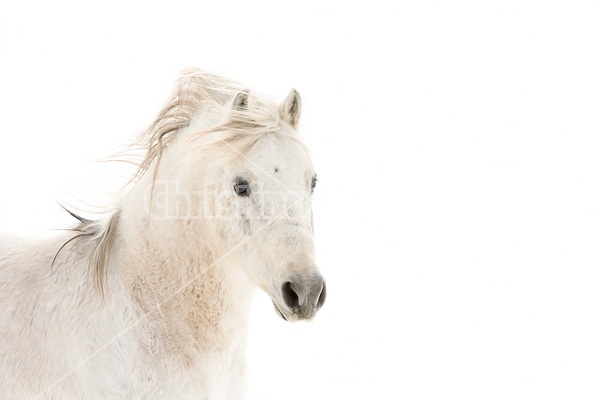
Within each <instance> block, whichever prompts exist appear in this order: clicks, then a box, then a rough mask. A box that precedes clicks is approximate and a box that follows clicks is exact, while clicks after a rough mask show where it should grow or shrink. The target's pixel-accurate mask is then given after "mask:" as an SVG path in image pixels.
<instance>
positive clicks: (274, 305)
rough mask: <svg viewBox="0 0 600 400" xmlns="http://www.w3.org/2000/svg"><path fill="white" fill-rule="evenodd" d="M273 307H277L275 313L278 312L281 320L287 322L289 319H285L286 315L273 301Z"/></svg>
mask: <svg viewBox="0 0 600 400" xmlns="http://www.w3.org/2000/svg"><path fill="white" fill-rule="evenodd" d="M273 307H275V311H277V314H279V316H280V317H281V318H283V320H284V321H287V320H288V319H287V318H286V317H285V315H284V314H283V313H282V312H281V310H280V309H279V307H278V306H277V304H276V303H275V302H274V301H273Z"/></svg>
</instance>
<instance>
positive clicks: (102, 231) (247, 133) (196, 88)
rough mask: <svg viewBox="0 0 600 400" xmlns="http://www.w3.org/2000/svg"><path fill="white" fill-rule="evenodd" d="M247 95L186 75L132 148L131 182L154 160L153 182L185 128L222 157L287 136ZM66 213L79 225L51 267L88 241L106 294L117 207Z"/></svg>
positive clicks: (268, 109)
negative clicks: (101, 214) (267, 137)
mask: <svg viewBox="0 0 600 400" xmlns="http://www.w3.org/2000/svg"><path fill="white" fill-rule="evenodd" d="M249 93H250V92H249V91H248V90H247V89H246V88H245V87H244V86H242V85H241V84H239V83H237V82H235V81H231V80H228V79H226V78H222V77H219V76H217V75H213V74H210V73H207V72H204V71H201V70H198V69H189V70H186V71H184V72H183V73H182V74H181V76H180V78H179V81H178V84H177V86H176V88H175V90H174V92H173V95H172V96H171V99H170V100H169V101H168V103H167V104H166V105H165V107H164V108H163V109H162V110H161V112H160V113H159V114H158V116H157V117H156V119H155V120H154V122H152V124H151V125H150V127H149V128H148V129H147V130H146V131H145V132H144V133H143V134H142V135H141V136H140V138H139V140H138V142H137V143H135V144H134V145H133V146H132V148H134V149H138V150H139V149H141V150H142V152H143V153H144V155H143V156H142V157H141V159H138V161H135V165H136V166H137V169H136V172H135V174H134V176H133V177H132V179H131V181H130V182H129V183H130V184H135V183H137V182H138V181H139V179H140V178H141V177H142V176H143V175H144V174H145V173H146V172H148V170H149V169H150V166H151V165H152V164H153V162H154V161H156V164H155V169H154V177H153V178H156V173H157V170H158V166H159V164H160V159H161V157H162V154H163V152H164V150H165V149H166V148H167V147H168V146H169V145H170V144H171V143H172V142H173V141H174V140H175V139H176V138H177V136H178V134H179V133H180V132H181V131H182V130H183V129H186V128H188V127H191V128H192V129H197V132H195V137H196V138H197V139H198V140H202V145H203V146H206V147H209V146H210V147H214V146H219V147H220V149H221V150H222V152H223V153H224V154H225V153H227V152H229V153H231V154H239V152H240V150H243V149H244V148H247V147H248V146H252V145H254V144H255V143H256V142H257V141H258V140H259V139H260V137H262V136H263V134H266V133H270V132H275V131H284V132H285V130H286V129H284V127H283V126H282V125H283V124H282V119H281V114H280V110H279V108H278V107H277V105H276V104H275V103H273V102H271V101H269V100H268V99H261V98H258V97H257V96H252V98H251V106H250V105H249V104H248V103H249ZM252 94H254V92H253V93H252ZM236 102H239V104H236ZM290 138H292V139H294V137H293V136H290ZM153 181H154V179H153ZM65 209H66V208H65ZM67 212H69V214H71V215H72V216H73V217H75V218H76V219H78V220H79V222H80V223H79V225H78V226H77V227H75V228H74V229H72V230H73V231H74V232H77V234H76V235H75V236H73V237H72V238H71V239H69V240H68V241H66V242H65V243H64V244H63V245H62V246H61V248H60V249H59V250H58V251H57V253H56V256H55V257H54V260H53V264H54V262H55V261H56V259H57V257H58V255H59V253H60V252H61V250H63V249H64V248H65V247H66V246H67V245H68V244H69V243H70V242H71V241H73V240H75V239H78V238H84V237H87V238H90V240H91V242H92V252H91V254H90V259H89V263H90V272H91V273H92V276H93V280H94V284H95V286H96V287H97V288H98V289H99V291H100V293H101V294H102V295H104V293H105V286H106V279H107V273H108V271H107V267H108V261H109V256H110V250H111V248H112V245H113V242H114V236H115V231H116V226H117V222H118V218H119V213H120V211H119V210H118V209H117V210H115V211H113V212H111V213H109V214H108V217H107V218H105V219H102V220H88V219H85V218H82V217H80V216H78V215H77V214H75V213H74V212H72V211H70V210H67Z"/></svg>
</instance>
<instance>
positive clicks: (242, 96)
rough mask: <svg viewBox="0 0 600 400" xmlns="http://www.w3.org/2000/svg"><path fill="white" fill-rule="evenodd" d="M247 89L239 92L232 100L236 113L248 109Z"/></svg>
mask: <svg viewBox="0 0 600 400" xmlns="http://www.w3.org/2000/svg"><path fill="white" fill-rule="evenodd" d="M248 94H249V91H248V89H244V90H242V91H241V92H239V93H238V94H237V95H236V96H235V98H234V99H233V109H234V110H237V111H244V110H247V109H248Z"/></svg>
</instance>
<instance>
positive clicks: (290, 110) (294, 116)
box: [279, 89, 300, 128]
mask: <svg viewBox="0 0 600 400" xmlns="http://www.w3.org/2000/svg"><path fill="white" fill-rule="evenodd" d="M279 115H280V116H281V118H282V119H283V120H284V121H285V122H287V123H288V124H290V125H291V126H292V127H294V128H295V127H296V125H298V120H299V119H300V93H298V91H297V90H296V89H292V90H291V92H290V94H288V97H287V98H286V99H285V101H284V102H283V104H282V105H281V107H280V108H279Z"/></svg>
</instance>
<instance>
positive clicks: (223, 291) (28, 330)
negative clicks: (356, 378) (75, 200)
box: [0, 70, 325, 400]
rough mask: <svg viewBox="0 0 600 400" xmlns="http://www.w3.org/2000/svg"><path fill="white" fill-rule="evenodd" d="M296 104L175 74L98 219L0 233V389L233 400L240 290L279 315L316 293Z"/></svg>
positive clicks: (239, 354)
mask: <svg viewBox="0 0 600 400" xmlns="http://www.w3.org/2000/svg"><path fill="white" fill-rule="evenodd" d="M299 114H300V97H299V95H298V93H297V92H296V91H295V90H292V92H291V93H290V95H289V96H288V97H287V99H286V100H285V101H284V102H283V103H282V104H281V105H277V104H274V103H271V102H270V101H268V100H266V99H262V98H260V97H258V96H257V95H256V94H255V93H254V92H250V91H248V90H246V89H245V88H244V87H243V86H240V85H239V84H238V83H235V82H231V81H228V80H226V79H223V78H220V77H217V76H214V75H211V74H207V73H204V72H202V71H198V70H192V71H188V72H187V73H185V74H183V76H182V78H181V80H180V82H179V85H178V87H177V90H176V91H175V94H174V96H173V98H172V99H171V100H170V102H169V103H168V104H167V106H166V107H165V108H164V109H163V110H162V112H161V113H160V115H159V116H158V118H157V119H156V120H155V121H154V123H153V124H152V126H151V127H150V129H149V130H148V131H147V132H146V133H145V134H144V136H143V137H142V142H140V143H141V144H143V146H144V148H145V156H144V157H143V159H142V160H141V161H140V163H139V169H138V173H137V175H136V176H135V177H134V178H133V179H132V182H131V184H130V185H129V186H128V190H127V191H126V193H124V194H123V196H122V200H120V202H119V204H118V205H116V206H115V210H114V212H112V213H110V215H108V216H107V218H106V219H105V220H102V221H91V220H87V219H84V218H81V217H78V216H77V215H75V214H72V215H73V216H74V217H76V218H78V219H79V225H78V226H77V227H76V228H75V229H73V230H71V231H67V232H66V233H61V234H60V235H58V236H56V237H53V238H51V239H46V240H42V241H38V242H32V241H30V240H29V241H28V240H24V239H19V238H6V237H4V238H0V399H2V400H9V399H10V400H20V399H57V400H69V399H87V400H89V399H99V400H100V399H101V400H108V399H127V400H133V399H160V400H166V399H168V400H177V399H207V400H214V399H239V398H241V397H243V394H244V391H245V372H244V371H245V346H246V331H247V317H248V314H249V308H250V304H251V300H252V297H253V292H254V289H255V287H256V286H258V287H260V288H262V289H263V290H264V291H266V292H267V293H268V294H269V296H270V297H271V299H272V300H273V304H274V305H275V309H276V311H277V313H278V314H279V315H280V316H281V317H282V318H284V319H285V320H288V321H296V320H301V319H312V318H313V317H314V316H315V313H316V312H317V310H318V309H319V308H320V307H321V306H322V305H323V302H324V301H325V284H324V281H323V278H322V276H321V275H320V273H319V271H318V269H317V266H316V264H315V257H314V246H313V240H312V236H313V225H312V211H311V206H310V197H311V193H312V190H313V189H314V186H315V183H316V176H315V172H314V170H313V168H312V166H311V161H310V158H309V155H308V152H307V149H306V148H305V147H304V146H303V145H302V144H301V142H300V140H299V139H298V136H297V134H296V127H297V123H298V117H299Z"/></svg>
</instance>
